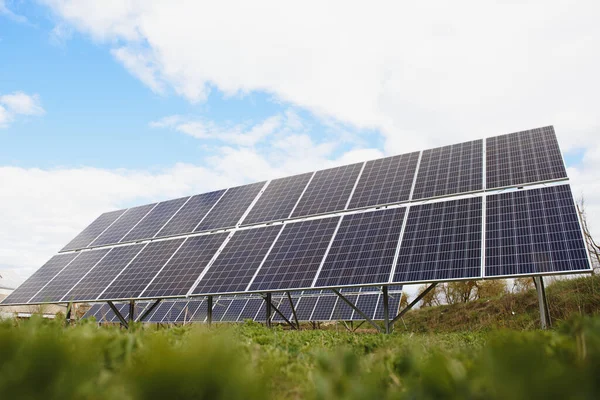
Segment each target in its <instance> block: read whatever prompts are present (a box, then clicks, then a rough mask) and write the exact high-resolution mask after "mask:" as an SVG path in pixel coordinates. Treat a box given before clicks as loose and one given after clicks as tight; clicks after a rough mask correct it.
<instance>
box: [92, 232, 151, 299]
mask: <svg viewBox="0 0 600 400" xmlns="http://www.w3.org/2000/svg"><path fill="white" fill-rule="evenodd" d="M146 247H148V243H146V244H145V245H143V246H142V248H141V249H140V251H138V252H137V254H136V255H135V256H134V257H133V258H132V259H131V260H130V261H129V262H128V263H127V265H125V267H123V269H122V270H121V271H120V272H119V273H118V274H117V275H116V276H115V277H114V278H113V280H112V281H110V283H109V284H108V285H106V287H105V288H104V290H103V291H102V292H101V293H100V294H99V295H98V297H96V299H99V298H101V297H102V295H103V294H104V292H106V290H107V289H108V288H109V287H111V286H112V284H113V283H114V282H115V281H116V280H117V279H118V278H119V276H121V274H122V273H123V272H124V271H125V270H126V269H127V267H129V265H130V264H131V263H132V262H133V261H134V260H135V259H136V258H137V257H138V256H139V255H140V254H141V252H142V251H144V249H145V248H146Z"/></svg>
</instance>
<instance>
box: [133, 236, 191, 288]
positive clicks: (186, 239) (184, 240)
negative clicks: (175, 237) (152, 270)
mask: <svg viewBox="0 0 600 400" xmlns="http://www.w3.org/2000/svg"><path fill="white" fill-rule="evenodd" d="M188 239H189V238H185V239H183V241H182V242H181V244H180V245H179V246H178V247H177V249H176V250H175V251H174V252H173V254H171V256H170V257H169V259H168V260H167V261H166V262H165V263H164V264H163V266H162V267H160V269H159V270H158V272H157V273H156V274H155V275H154V276H153V277H152V279H150V282H148V284H147V285H146V287H145V288H144V290H142V291H141V292H140V295H139V296H138V298H141V297H143V296H142V295H143V294H144V292H145V291H146V290H148V288H149V287H150V285H152V282H154V280H155V279H156V277H157V276H158V275H160V273H161V272H162V270H163V269H165V267H166V266H167V265H168V264H169V262H170V261H171V260H172V259H173V257H175V254H177V252H178V251H179V249H181V246H183V245H184V244H185V242H187V241H188Z"/></svg>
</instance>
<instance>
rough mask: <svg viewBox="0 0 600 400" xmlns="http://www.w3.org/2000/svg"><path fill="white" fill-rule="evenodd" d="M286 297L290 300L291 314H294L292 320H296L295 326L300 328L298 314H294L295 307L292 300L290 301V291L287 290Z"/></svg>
mask: <svg viewBox="0 0 600 400" xmlns="http://www.w3.org/2000/svg"><path fill="white" fill-rule="evenodd" d="M287 298H288V300H289V301H290V307H292V315H293V316H294V321H296V326H297V327H298V330H300V323H299V322H298V315H296V307H294V302H293V301H292V296H291V295H290V292H287Z"/></svg>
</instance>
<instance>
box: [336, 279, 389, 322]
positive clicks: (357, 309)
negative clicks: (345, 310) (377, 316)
mask: <svg viewBox="0 0 600 400" xmlns="http://www.w3.org/2000/svg"><path fill="white" fill-rule="evenodd" d="M331 290H332V291H333V293H335V294H337V295H338V297H339V298H340V299H342V300H344V301H345V302H346V304H348V305H349V306H350V307H352V308H353V309H354V311H356V312H357V313H359V314H360V316H361V317H363V318H364V320H365V321H367V322H368V323H370V324H371V325H373V326H374V327H375V329H377V330H378V331H379V332H381V327H380V326H379V325H377V324H376V323H375V322H373V320H372V319H371V318H369V317H367V315H366V314H365V313H364V312H362V311H361V310H360V309H359V308H358V307H356V306H355V305H354V304H353V303H352V302H351V301H350V300H348V299H347V298H346V297H344V295H342V294H341V293H340V292H339V291H337V290H336V289H331Z"/></svg>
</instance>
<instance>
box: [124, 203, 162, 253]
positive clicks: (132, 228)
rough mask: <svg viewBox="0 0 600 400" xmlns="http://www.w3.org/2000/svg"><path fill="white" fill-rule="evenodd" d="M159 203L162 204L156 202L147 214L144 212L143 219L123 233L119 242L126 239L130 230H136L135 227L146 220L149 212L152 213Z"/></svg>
mask: <svg viewBox="0 0 600 400" xmlns="http://www.w3.org/2000/svg"><path fill="white" fill-rule="evenodd" d="M159 204H160V203H156V204H154V207H152V208H151V209H150V210H149V211H148V212H147V213H146V214H144V216H143V217H142V219H140V220H139V221H138V222H137V223H136V224H134V225H133V226H132V227H131V229H129V230H128V231H127V232H126V233H125V235H123V236H122V237H121V239H119V242H118V243H120V242H121V240H123V239H125V238H126V237H127V235H129V232H131V231H132V230H134V229H135V227H136V226H138V225H139V224H140V223H141V222H142V221H143V220H144V218H146V217H147V216H148V214H150V213H151V212H152V210H154V209H155V208H156V206H158V205H159Z"/></svg>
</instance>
